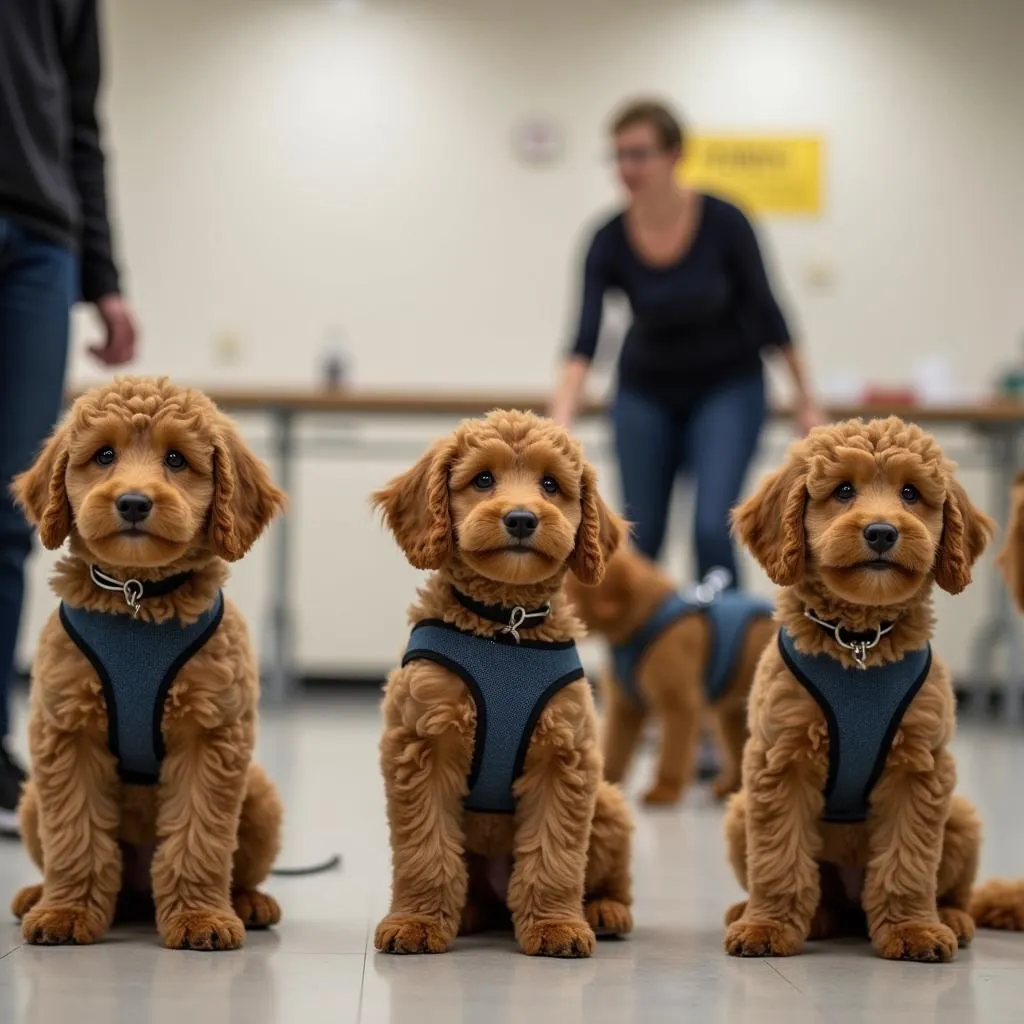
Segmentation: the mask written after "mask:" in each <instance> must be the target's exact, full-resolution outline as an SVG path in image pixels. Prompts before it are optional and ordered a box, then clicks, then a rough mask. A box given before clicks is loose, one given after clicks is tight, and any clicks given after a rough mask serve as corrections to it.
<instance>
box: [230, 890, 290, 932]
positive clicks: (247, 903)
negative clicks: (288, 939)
mask: <svg viewBox="0 0 1024 1024" xmlns="http://www.w3.org/2000/svg"><path fill="white" fill-rule="evenodd" d="M231 905H232V907H234V910H235V913H236V914H237V915H238V916H239V918H241V921H242V924H243V925H245V927H246V929H258V928H269V927H270V926H271V925H272V924H277V922H278V921H280V920H281V907H280V906H279V905H278V902H277V900H275V899H274V897H273V896H270V895H268V894H267V893H265V892H260V891H259V890H258V889H236V890H235V891H234V892H233V893H232V894H231Z"/></svg>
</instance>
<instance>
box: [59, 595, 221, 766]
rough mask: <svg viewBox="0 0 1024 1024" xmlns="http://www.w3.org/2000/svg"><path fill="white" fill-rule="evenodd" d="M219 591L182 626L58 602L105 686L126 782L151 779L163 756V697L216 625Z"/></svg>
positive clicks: (112, 731) (69, 631)
mask: <svg viewBox="0 0 1024 1024" xmlns="http://www.w3.org/2000/svg"><path fill="white" fill-rule="evenodd" d="M223 615H224V598H223V595H221V594H219V593H218V594H217V599H216V600H215V601H214V602H213V605H212V606H211V607H210V608H208V609H207V610H206V611H205V612H203V614H202V615H201V616H200V617H199V618H198V619H197V620H196V621H195V622H192V623H189V624H188V625H187V626H185V625H182V623H181V622H179V621H178V620H177V619H169V620H168V621H166V622H160V623H157V622H143V621H139V620H138V619H134V618H132V616H131V615H128V614H125V615H121V614H116V613H110V612H93V611H86V610H85V609H84V608H73V607H72V606H70V605H68V604H64V603H61V606H60V621H61V623H62V625H63V626H64V629H65V631H66V632H67V634H68V636H69V637H70V638H71V640H72V641H73V642H74V644H75V646H76V647H77V648H78V649H79V650H80V651H81V652H82V653H83V654H84V655H85V656H86V657H87V658H88V659H89V661H90V662H91V663H92V667H93V668H94V669H95V670H96V674H97V675H98V676H99V679H100V684H101V685H102V686H103V697H104V700H105V701H106V704H107V723H108V737H109V743H110V751H111V753H112V754H113V755H114V756H115V757H116V758H117V762H118V773H119V774H120V776H121V778H122V779H123V780H124V781H125V782H130V783H132V784H134V785H141V786H152V785H154V784H155V783H156V782H157V781H158V779H159V776H160V764H161V762H162V761H163V758H164V753H165V751H164V737H163V728H162V726H163V717H164V703H165V701H166V700H167V694H168V692H169V690H170V688H171V685H172V683H173V682H174V679H175V677H176V676H177V674H178V673H179V672H180V671H181V669H182V668H183V667H184V665H185V664H186V663H187V662H188V661H189V659H190V658H192V657H193V656H194V655H195V654H196V652H197V651H199V650H200V649H201V648H202V646H203V645H204V644H205V643H206V641H207V640H209V639H210V637H211V636H213V634H214V633H215V632H216V631H217V627H218V626H219V625H220V621H221V618H222V617H223Z"/></svg>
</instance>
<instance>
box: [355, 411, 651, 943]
mask: <svg viewBox="0 0 1024 1024" xmlns="http://www.w3.org/2000/svg"><path fill="white" fill-rule="evenodd" d="M374 502H375V504H376V505H377V507H378V508H379V509H380V510H381V511H382V513H383V517H384V520H385V523H386V525H387V526H388V528H389V529H390V530H391V532H392V533H393V534H394V536H395V539H396V540H397V542H398V544H399V546H400V547H401V548H402V550H403V551H404V552H405V555H406V557H407V558H408V560H409V561H410V562H411V563H412V565H414V566H415V567H416V568H419V569H432V570H435V571H434V573H433V575H431V576H430V577H429V578H428V580H427V582H426V583H425V584H424V586H423V587H422V588H421V589H420V591H419V594H418V597H417V600H416V602H415V604H414V605H413V607H412V609H411V612H410V615H411V621H412V623H413V624H414V628H413V631H412V636H411V638H410V640H409V645H408V649H407V651H406V654H405V657H404V659H403V662H402V666H401V667H400V668H398V669H396V670H395V671H394V672H392V674H391V676H390V678H389V679H388V682H387V688H386V692H385V696H384V704H383V716H384V733H383V738H382V740H381V767H382V770H383V774H384V783H385V789H386V792H387V811H388V821H389V824H390V830H391V853H392V893H391V909H390V912H389V913H388V915H387V917H385V918H384V920H383V921H382V922H381V923H380V925H379V926H378V928H377V933H376V939H375V942H376V946H377V948H378V949H380V950H383V951H386V952H389V953H428V952H429V953H440V952H443V951H444V950H445V949H447V947H448V945H449V944H450V943H451V941H452V940H453V939H454V938H455V936H456V934H457V933H459V932H461V933H463V934H465V933H468V932H472V931H477V930H480V929H482V928H486V927H491V926H498V925H507V924H508V923H509V920H510V921H511V924H512V926H513V928H514V930H515V935H516V938H517V940H518V942H519V945H520V948H521V949H522V951H523V952H524V953H527V954H533V955H546V956H556V957H581V956H589V955H590V954H591V952H592V951H593V946H594V937H595V930H596V931H604V932H611V933H616V934H623V933H626V932H628V931H630V930H631V927H632V919H631V915H630V910H629V907H630V904H631V902H632V896H631V892H630V885H631V882H630V875H629V847H630V831H631V823H630V819H629V815H628V811H627V809H626V805H625V801H624V799H623V797H622V795H621V794H620V793H619V792H618V790H617V789H615V788H614V787H613V786H611V785H610V784H608V783H607V782H604V781H603V780H602V777H601V755H600V752H599V749H598V743H597V721H596V715H595V712H594V704H593V700H592V698H591V693H590V687H589V685H588V684H587V681H586V679H585V678H584V676H583V669H582V667H581V665H580V661H579V657H578V655H577V653H576V647H575V639H576V638H577V637H578V636H579V635H580V634H581V633H582V627H581V625H580V623H579V622H578V620H577V619H576V617H575V616H574V615H573V613H572V611H571V609H570V608H569V606H568V603H567V602H566V600H565V597H564V596H563V593H562V582H563V579H564V578H565V575H566V573H567V572H569V571H572V572H573V573H575V574H576V575H577V576H578V577H579V578H580V579H581V580H583V581H584V582H585V583H591V584H596V583H598V582H600V580H601V577H602V576H603V574H604V567H605V560H606V559H607V558H608V556H609V555H610V553H611V552H612V551H613V550H614V549H615V548H616V547H617V546H618V544H619V540H620V537H621V527H620V524H619V521H618V520H617V519H616V517H615V516H614V515H612V513H611V512H610V511H609V510H608V508H607V507H606V506H605V504H604V502H603V501H602V500H601V498H600V496H599V495H598V493H597V488H596V478H595V474H594V471H593V469H592V468H591V467H590V466H589V465H587V463H586V462H584V460H583V458H582V455H581V453H580V448H579V446H578V444H577V443H576V442H575V441H573V440H572V439H571V438H570V437H569V435H568V434H567V433H566V432H565V431H564V430H563V429H562V428H560V427H558V426H556V425H555V424H554V423H552V422H550V421H548V420H543V419H540V418H538V417H536V416H534V415H532V414H529V413H523V412H516V411H512V412H501V411H499V412H494V413H492V414H491V415H489V416H488V417H486V418H485V419H482V420H471V421H467V422H465V423H463V424H462V425H461V426H460V427H459V428H458V429H457V430H456V431H455V432H454V433H453V434H451V435H449V436H448V437H445V438H443V439H441V440H440V441H438V442H437V443H436V444H435V445H434V446H433V447H432V448H431V449H430V450H429V451H428V452H427V453H426V454H425V455H424V456H423V457H422V458H421V459H420V461H419V462H418V463H417V464H416V465H415V466H413V468H412V469H410V470H409V471H408V472H407V473H405V474H404V475H402V476H400V477H398V478H397V479H395V480H393V481H392V482H391V483H390V484H389V485H388V486H387V487H386V488H384V489H383V490H382V491H380V492H378V493H377V494H376V495H375V496H374Z"/></svg>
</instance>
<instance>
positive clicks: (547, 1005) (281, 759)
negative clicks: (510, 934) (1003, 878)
mask: <svg viewBox="0 0 1024 1024" xmlns="http://www.w3.org/2000/svg"><path fill="white" fill-rule="evenodd" d="M376 742H377V719H376V711H375V708H374V706H373V704H372V703H371V702H370V701H367V700H358V699H355V700H348V701H341V700H321V701H318V702H316V703H313V702H306V703H305V704H304V705H303V706H302V707H301V708H299V709H297V710H295V711H293V712H290V713H277V714H268V715H267V716H265V720H264V725H263V734H262V741H261V749H260V756H261V760H262V761H263V762H264V763H265V764H266V765H267V767H268V768H269V769H270V771H271V773H272V774H273V775H274V777H275V778H276V779H277V781H278V783H279V785H280V786H281V788H282V791H283V792H284V795H285V798H286V803H287V806H288V823H287V838H286V843H285V850H284V854H283V856H282V862H283V863H286V864H298V863H303V862H309V861H313V860H318V859H320V858H321V857H323V856H325V855H327V854H329V853H332V852H335V851H339V852H341V853H342V855H343V857H344V864H343V868H342V870H341V871H340V873H337V874H333V875H322V876H318V877H312V878H302V879H277V880H275V881H274V882H273V885H272V888H273V891H274V892H275V894H276V895H277V896H278V898H279V899H280V901H281V903H282V906H283V908H284V913H285V920H284V922H283V923H282V925H281V926H280V927H279V928H278V929H276V930H275V931H273V932H271V933H266V934H256V935H253V936H250V939H249V943H248V946H247V947H246V949H245V950H244V951H242V952H240V953H214V954H203V953H175V952H169V951H165V950H163V949H161V948H160V947H159V945H158V942H157V939H156V936H155V933H153V932H151V931H149V930H146V929H134V930H130V931H126V930H120V931H116V932H115V933H114V934H113V935H112V936H111V938H110V939H109V940H108V941H107V942H105V943H103V944H101V945H98V946H94V947H91V948H81V949H78V948H58V949H45V948H32V947H27V946H24V945H22V944H21V941H20V935H19V932H18V930H17V928H16V927H15V926H14V925H13V924H12V925H9V926H0V1024H7V1022H14V1021H31V1022H34V1024H79V1022H80V1024H90V1022H103V1024H111V1022H117V1024H206V1022H208V1021H209V1022H213V1021H216V1022H218V1024H235V1022H238V1024H276V1022H286V1024H290V1022H292V1021H294V1022H296V1024H315V1022H319V1021H325V1022H327V1021H329V1022H331V1024H344V1022H355V1021H364V1022H368V1024H369V1022H379V1021H388V1022H391V1024H407V1022H412V1021H415V1022H416V1024H433V1022H437V1024H442V1022H443V1024H475V1022H486V1024H504V1022H519V1021H528V1022H530V1024H546V1022H548V1021H551V1022H555V1021H557V1022H558V1024H582V1022H584V1021H586V1022H587V1024H603V1022H616V1024H618V1022H622V1024H628V1022H632V1021H637V1022H643V1024H657V1022H661V1021H672V1022H679V1021H683V1022H686V1021H689V1022H700V1024H704V1022H715V1024H746V1022H750V1024H754V1022H756V1024H772V1022H777V1021H785V1022H786V1024H805V1022H810V1021H828V1022H829V1024H832V1022H847V1021H848V1022H853V1021H858V1022H860V1021H865V1022H866V1021H871V1022H874V1021H882V1020H897V1019H898V1020H900V1021H901V1022H908V1024H913V1022H929V1024H931V1022H941V1021H950V1022H952V1021H956V1022H957V1024H969V1022H971V1021H975V1020H976V1021H984V1022H986V1024H989V1022H999V1021H1010V1020H1019V1019H1021V1017H1020V1014H1021V1005H1022V1003H1024V935H1020V936H1012V935H997V934H994V933H987V934H982V936H981V937H980V938H979V939H978V940H977V941H976V942H975V945H974V947H973V948H972V949H970V950H965V951H963V952H961V954H960V956H959V958H958V960H957V961H956V962H955V963H953V964H951V965H942V966H928V965H918V964H892V963H885V962H883V961H881V960H878V959H876V958H875V957H874V956H873V955H872V953H871V950H870V948H869V947H868V945H867V943H862V942H842V943H829V944H824V945H822V944H817V945H810V946H808V949H807V952H806V953H805V954H804V955H801V956H798V957H794V958H791V959H788V960H773V961H758V960H749V961H741V960H733V959H730V958H729V957H727V956H726V955H725V954H724V953H723V952H722V947H721V938H722V928H721V915H722V911H723V909H724V908H725V907H726V906H727V905H728V903H729V902H731V901H732V900H733V899H735V898H736V897H737V896H738V895H739V893H738V890H737V887H736V885H735V883H734V882H733V880H732V878H731V875H730V873H729V871H728V869H727V868H726V866H725V864H724V862H723V857H722V841H721V836H720V825H721V811H720V809H719V808H718V807H716V806H714V805H713V804H712V802H711V800H710V798H709V796H708V795H707V793H706V792H705V791H702V790H698V791H695V792H693V793H691V794H690V796H689V798H688V799H687V801H686V804H685V807H684V808H683V809H682V810H677V811H673V812H662V813H656V814H655V813H644V812H640V813H638V815H637V834H636V856H635V874H636V880H637V884H636V889H637V903H636V907H635V911H636V919H637V931H636V934H635V935H634V936H633V938H632V939H630V940H628V941H624V942H611V943H601V944H600V945H599V946H598V950H597V954H596V955H595V957H594V958H593V959H592V960H586V961H572V962H557V961H551V960H531V959H528V958H526V957H523V956H521V955H519V954H518V953H517V952H516V951H515V948H514V946H513V944H512V942H511V940H510V939H508V940H506V939H503V938H501V937H491V938H486V939H480V940H465V941H462V940H460V941H459V942H458V943H457V944H456V945H455V947H454V948H453V950H452V951H451V952H450V953H448V954H446V955H445V956H439V957H422V958H409V957H402V958H398V957H387V956H379V955H376V954H375V953H374V952H373V950H372V946H371V945H370V939H371V936H372V928H373V924H374V923H375V921H376V919H377V918H378V916H379V915H380V914H381V913H383V911H384V910H385V907H386V903H387V885H388V851H387V839H386V831H385V826H384V813H383V796H382V788H381V785H380V782H379V779H378V774H377V765H376ZM957 752H958V755H959V760H960V775H961V789H962V790H963V791H964V792H966V793H968V794H969V795H970V796H971V797H972V798H974V799H975V800H976V801H977V803H978V804H979V806H980V808H981V810H982V812H983V814H984V817H985V821H986V826H987V827H986V849H985V856H984V863H983V872H982V873H983V875H986V876H987V875H988V874H990V873H992V872H993V871H998V872H1004V873H1009V874H1016V875H1024V819H1022V816H1021V782H1020V780H1021V778H1022V777H1024V729H1019V730H1017V731H1015V730H1010V729H1005V730H1003V729H996V728H989V727H982V726H978V725H973V726H971V725H969V726H964V727H962V729H961V735H960V738H959V739H958V741H957ZM645 768H646V765H641V766H640V771H641V776H643V775H644V769H645ZM643 781H644V779H643V777H641V778H640V779H639V780H638V782H643ZM33 874H34V872H33V869H32V868H31V866H30V865H29V863H28V861H27V859H26V858H25V856H24V854H23V853H22V852H21V850H20V849H19V848H18V847H17V846H16V845H14V844H9V845H0V883H2V884H0V894H6V893H8V892H13V891H14V889H15V888H16V886H17V885H19V884H21V883H23V882H25V881H28V880H31V879H32V878H33ZM4 900H5V901H6V896H5V895H4ZM5 954H6V955H5Z"/></svg>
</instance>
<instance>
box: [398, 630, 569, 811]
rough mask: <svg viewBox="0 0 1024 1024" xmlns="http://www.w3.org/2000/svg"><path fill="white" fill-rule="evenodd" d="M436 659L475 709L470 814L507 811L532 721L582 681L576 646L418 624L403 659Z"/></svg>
mask: <svg viewBox="0 0 1024 1024" xmlns="http://www.w3.org/2000/svg"><path fill="white" fill-rule="evenodd" d="M412 661H433V662H435V663H436V664H438V665H442V666H443V667H444V668H446V669H448V670H449V671H451V672H454V673H455V674H456V675H457V676H458V677H459V678H460V679H461V680H462V681H463V682H464V683H465V684H466V687H467V688H468V689H469V692H470V695H471V696H472V698H473V703H474V704H475V705H476V741H475V745H474V748H473V763H472V766H471V768H470V773H469V793H468V795H467V796H466V800H465V805H464V806H465V808H466V810H467V811H485V812H490V813H494V814H510V813H512V812H513V811H515V808H516V802H515V796H514V795H513V792H512V787H513V785H514V784H515V781H516V779H518V778H519V776H520V774H521V773H522V770H523V764H524V762H525V761H526V753H527V750H528V749H529V746H530V738H531V737H532V736H533V730H534V727H535V726H536V724H537V719H538V718H539V717H540V715H541V712H542V711H543V710H544V708H545V706H546V705H547V703H548V701H550V700H551V698H552V697H553V696H554V695H555V694H556V693H558V691H559V690H561V689H562V688H563V687H566V686H568V685H569V684H570V683H574V682H576V680H577V679H582V678H583V665H582V664H581V663H580V658H579V654H578V653H577V652H576V645H575V644H574V643H573V642H572V641H569V642H568V643H540V642H535V641H530V640H522V641H521V642H519V643H516V642H515V640H514V639H513V638H512V637H508V638H507V639H506V637H505V636H498V637H494V638H492V637H483V636H478V635H477V634H475V633H464V632H463V631H462V630H460V629H456V628H455V627H454V626H452V625H449V624H448V623H446V622H442V621H440V620H437V619H428V620H426V621H424V622H420V623H418V624H417V625H416V626H415V627H414V628H413V631H412V635H411V636H410V637H409V645H408V647H407V648H406V651H405V657H404V658H403V659H402V664H403V665H408V664H409V663H410V662H412Z"/></svg>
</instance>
